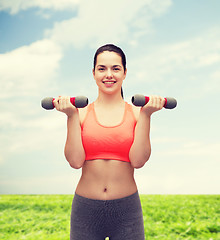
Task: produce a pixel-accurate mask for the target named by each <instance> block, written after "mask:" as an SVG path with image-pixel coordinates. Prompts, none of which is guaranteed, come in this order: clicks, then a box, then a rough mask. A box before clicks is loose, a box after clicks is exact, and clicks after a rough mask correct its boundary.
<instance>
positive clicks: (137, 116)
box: [129, 104, 140, 121]
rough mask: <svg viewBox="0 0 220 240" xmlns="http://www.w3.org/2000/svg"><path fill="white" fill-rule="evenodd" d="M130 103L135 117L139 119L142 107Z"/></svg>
mask: <svg viewBox="0 0 220 240" xmlns="http://www.w3.org/2000/svg"><path fill="white" fill-rule="evenodd" d="M129 105H130V107H131V109H132V111H133V114H134V117H135V119H136V121H137V120H138V118H139V114H140V107H136V106H134V105H133V104H129Z"/></svg>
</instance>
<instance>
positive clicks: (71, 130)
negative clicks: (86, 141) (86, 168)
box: [64, 113, 85, 169]
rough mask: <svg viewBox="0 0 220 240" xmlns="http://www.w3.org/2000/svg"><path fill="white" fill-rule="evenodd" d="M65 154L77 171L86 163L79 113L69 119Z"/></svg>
mask: <svg viewBox="0 0 220 240" xmlns="http://www.w3.org/2000/svg"><path fill="white" fill-rule="evenodd" d="M64 154H65V157H66V159H67V161H68V162H69V164H70V166H71V167H73V168H76V169H78V168H81V167H82V165H83V163H84V161H85V151H84V148H83V144H82V138H81V127H80V121H79V115H78V113H76V114H74V115H73V116H71V117H67V139H66V144H65V149H64Z"/></svg>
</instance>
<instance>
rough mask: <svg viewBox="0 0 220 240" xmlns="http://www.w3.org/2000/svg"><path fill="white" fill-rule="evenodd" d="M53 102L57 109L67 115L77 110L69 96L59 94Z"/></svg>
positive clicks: (71, 114) (69, 115) (70, 115)
mask: <svg viewBox="0 0 220 240" xmlns="http://www.w3.org/2000/svg"><path fill="white" fill-rule="evenodd" d="M53 103H54V106H55V108H56V110H57V111H60V112H63V113H65V114H66V115H67V116H68V117H72V116H73V114H74V113H76V112H77V108H76V107H75V106H73V104H72V103H71V102H70V97H61V96H59V97H58V98H56V99H55V100H54V101H53Z"/></svg>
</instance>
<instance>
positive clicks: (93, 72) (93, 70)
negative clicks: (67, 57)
mask: <svg viewBox="0 0 220 240" xmlns="http://www.w3.org/2000/svg"><path fill="white" fill-rule="evenodd" d="M92 74H93V77H95V69H94V68H93V69H92Z"/></svg>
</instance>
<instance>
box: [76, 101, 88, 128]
mask: <svg viewBox="0 0 220 240" xmlns="http://www.w3.org/2000/svg"><path fill="white" fill-rule="evenodd" d="M88 108H89V105H87V106H86V107H84V108H78V113H79V120H80V124H81V125H82V123H83V122H84V120H85V118H86V114H87V112H88Z"/></svg>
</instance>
